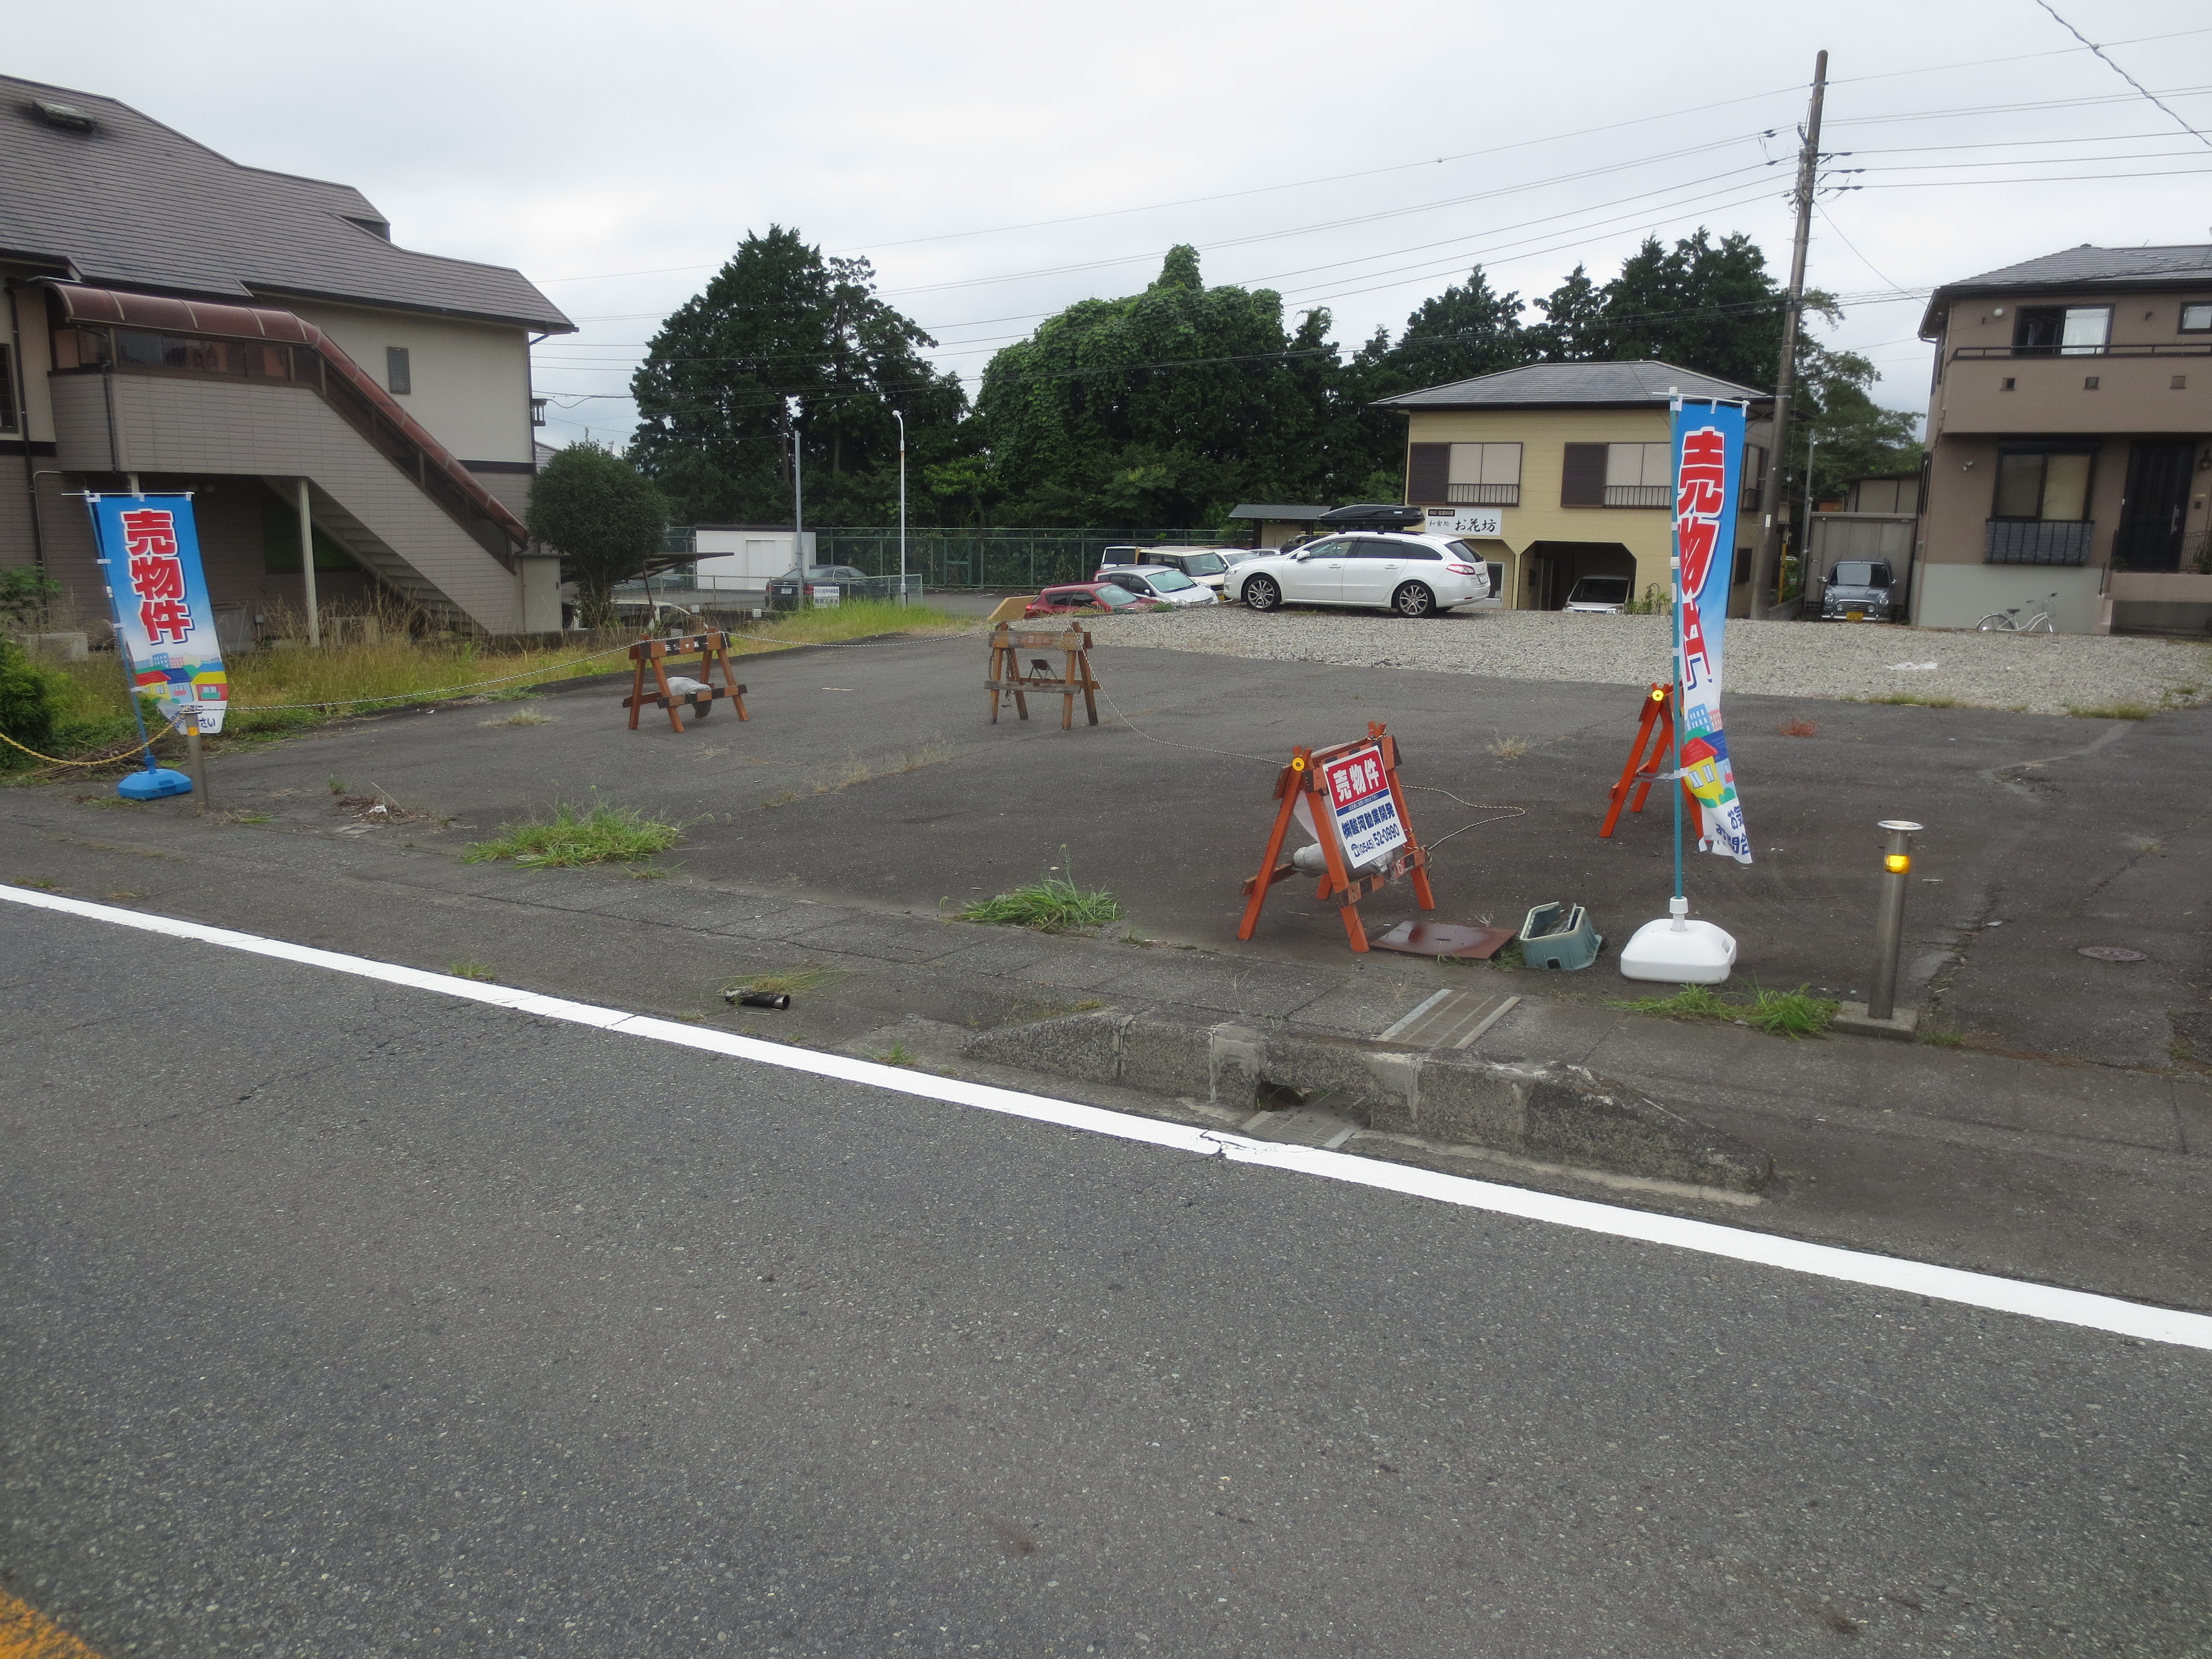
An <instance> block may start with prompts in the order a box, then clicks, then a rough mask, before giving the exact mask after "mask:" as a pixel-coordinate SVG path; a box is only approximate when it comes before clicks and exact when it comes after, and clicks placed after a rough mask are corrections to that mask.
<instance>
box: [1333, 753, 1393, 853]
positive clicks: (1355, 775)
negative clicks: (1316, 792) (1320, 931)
mask: <svg viewBox="0 0 2212 1659" xmlns="http://www.w3.org/2000/svg"><path fill="white" fill-rule="evenodd" d="M1321 775H1322V783H1323V784H1324V785H1325V786H1326V787H1327V788H1328V804H1329V810H1330V811H1332V812H1333V813H1334V814H1335V817H1336V833H1337V836H1338V838H1339V839H1340V840H1341V841H1342V842H1343V843H1344V855H1345V859H1346V861H1347V862H1348V863H1350V865H1351V866H1352V868H1353V869H1355V870H1357V869H1358V868H1360V867H1361V866H1364V865H1370V864H1373V863H1375V862H1376V861H1377V860H1381V859H1383V858H1386V857H1388V856H1389V854H1391V853H1392V852H1394V851H1395V850H1396V849H1397V848H1401V847H1403V846H1404V845H1405V844H1406V826H1405V824H1404V823H1401V821H1400V820H1399V817H1398V803H1397V802H1396V800H1395V799H1393V798H1392V797H1391V794H1390V777H1389V773H1387V772H1385V771H1384V770H1383V752H1382V750H1379V749H1376V747H1375V746H1374V745H1372V744H1369V745H1368V746H1367V747H1365V748H1363V749H1355V750H1352V752H1351V753H1350V754H1348V755H1344V756H1340V757H1338V758H1337V759H1335V760H1333V761H1325V762H1323V763H1322V769H1321Z"/></svg>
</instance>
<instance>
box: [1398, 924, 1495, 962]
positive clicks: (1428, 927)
mask: <svg viewBox="0 0 2212 1659" xmlns="http://www.w3.org/2000/svg"><path fill="white" fill-rule="evenodd" d="M1512 941H1513V930H1512V929H1511V928H1510V927H1453V926H1452V925H1451V924H1450V923H1449V922H1443V921H1401V922H1400V923H1399V924H1398V925H1397V926H1396V927H1393V928H1392V929H1391V930H1390V931H1389V933H1385V934H1383V936H1382V937H1381V938H1380V939H1370V940H1369V941H1368V942H1369V943H1370V945H1374V946H1375V947H1376V949H1377V950H1383V951H1405V952H1406V954H1407V955H1408V956H1414V957H1467V958H1468V959H1469V960H1471V961H1474V962H1487V961H1489V960H1490V958H1491V957H1494V956H1496V955H1497V954H1498V952H1499V951H1502V950H1504V948H1505V947H1506V946H1507V945H1510V944H1511V943H1512Z"/></svg>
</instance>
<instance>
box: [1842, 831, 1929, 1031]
mask: <svg viewBox="0 0 2212 1659" xmlns="http://www.w3.org/2000/svg"><path fill="white" fill-rule="evenodd" d="M1876 827H1877V828H1878V829H1881V831H1882V832H1883V834H1884V835H1886V836H1887V837H1888V838H1889V839H1888V843H1887V848H1886V849H1885V850H1884V852H1883V853H1882V856H1881V869H1882V876H1881V914H1880V915H1879V916H1877V918H1876V919H1875V935H1874V983H1873V988H1872V990H1871V991H1870V992H1869V994H1868V996H1867V1000H1865V1001H1864V1002H1846V1003H1844V1005H1843V1006H1841V1007H1840V1008H1838V1010H1837V1012H1836V1020H1835V1024H1834V1027H1833V1028H1832V1029H1834V1030H1838V1031H1851V1032H1856V1033H1857V1034H1858V1035H1860V1036H1884V1037H1895V1038H1898V1039H1899V1040H1901V1041H1903V1042H1911V1041H1912V1039H1913V1037H1914V1036H1916V1035H1917V1033H1918V1031H1919V1029H1920V1011H1919V1010H1918V1009H1917V1008H1907V1009H1905V1011H1904V1012H1901V1013H1900V1012H1899V1011H1898V1007H1897V959H1898V957H1899V953H1900V952H1901V951H1903V949H1904V945H1905V884H1906V883H1907V881H1908V879H1909V878H1911V874H1912V837H1913V836H1916V835H1917V834H1918V833H1919V831H1920V829H1921V828H1922V826H1921V825H1919V824H1917V823H1912V822H1911V821H1910V820H1909V819H1905V818H1884V819H1883V820H1882V821H1881V823H1880V824H1879V825H1877V826H1876Z"/></svg>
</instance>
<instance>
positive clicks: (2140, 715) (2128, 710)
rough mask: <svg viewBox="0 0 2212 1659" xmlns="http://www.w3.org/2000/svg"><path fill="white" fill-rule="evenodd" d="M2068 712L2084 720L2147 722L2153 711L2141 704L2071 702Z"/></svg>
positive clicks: (2077, 718) (2067, 708)
mask: <svg viewBox="0 0 2212 1659" xmlns="http://www.w3.org/2000/svg"><path fill="white" fill-rule="evenodd" d="M2066 712H2067V713H2068V714H2071V715H2073V716H2074V718H2075V719H2076V720H2148V719H2149V718H2150V717H2151V714H2152V712H2153V711H2152V710H2150V709H2148V708H2145V707H2144V706H2143V705H2142V704H2141V703H2139V702H2069V703H2068V704H2067V705H2066Z"/></svg>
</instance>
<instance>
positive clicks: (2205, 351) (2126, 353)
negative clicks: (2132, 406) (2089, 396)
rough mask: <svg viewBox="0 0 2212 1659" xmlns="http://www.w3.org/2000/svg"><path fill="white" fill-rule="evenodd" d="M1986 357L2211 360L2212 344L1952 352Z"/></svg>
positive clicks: (1978, 348) (1981, 348) (1980, 348)
mask: <svg viewBox="0 0 2212 1659" xmlns="http://www.w3.org/2000/svg"><path fill="white" fill-rule="evenodd" d="M1986 357H2212V344H2202V345H2200V344H2196V343H2191V344H2186V345H2185V344H2183V343H2180V342H2179V341H2175V342H2170V343H2165V344H2151V345H2100V346H2086V345H2049V346H1959V347H1956V348H1955V349H1953V351H1952V353H1951V358H1952V361H1953V362H1960V361H1961V360H1963V359H1966V358H1986Z"/></svg>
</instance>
